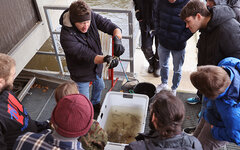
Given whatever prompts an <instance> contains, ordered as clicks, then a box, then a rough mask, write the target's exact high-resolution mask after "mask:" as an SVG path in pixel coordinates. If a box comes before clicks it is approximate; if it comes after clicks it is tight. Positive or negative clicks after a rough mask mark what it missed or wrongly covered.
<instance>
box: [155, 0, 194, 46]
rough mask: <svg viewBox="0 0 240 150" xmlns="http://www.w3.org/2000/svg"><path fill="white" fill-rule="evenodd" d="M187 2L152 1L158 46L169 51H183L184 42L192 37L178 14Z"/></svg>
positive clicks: (185, 0) (184, 0)
mask: <svg viewBox="0 0 240 150" xmlns="http://www.w3.org/2000/svg"><path fill="white" fill-rule="evenodd" d="M188 1H189V0H176V2H175V3H170V2H169V1H168V0H155V1H154V27H155V31H156V36H157V38H158V41H159V42H160V44H161V45H162V46H163V47H165V48H167V49H169V50H183V49H184V48H185V46H186V41H187V40H188V39H189V38H190V37H191V36H192V33H191V32H190V30H189V29H187V28H186V25H185V22H184V21H183V20H181V18H180V12H181V10H182V8H183V7H184V6H185V4H186V3H187V2H188Z"/></svg>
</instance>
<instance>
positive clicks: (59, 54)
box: [37, 6, 134, 76]
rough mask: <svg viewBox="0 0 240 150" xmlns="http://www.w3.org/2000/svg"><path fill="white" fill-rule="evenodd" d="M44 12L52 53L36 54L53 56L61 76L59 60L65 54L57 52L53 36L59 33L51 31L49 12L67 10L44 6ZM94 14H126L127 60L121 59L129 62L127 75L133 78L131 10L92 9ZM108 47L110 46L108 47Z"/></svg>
mask: <svg viewBox="0 0 240 150" xmlns="http://www.w3.org/2000/svg"><path fill="white" fill-rule="evenodd" d="M43 8H44V12H45V15H46V19H47V23H48V28H49V32H50V36H51V39H52V44H53V48H54V52H44V51H38V52H37V54H43V55H55V56H56V59H57V62H58V66H59V70H60V73H61V74H63V75H64V74H65V72H64V69H63V64H62V61H61V59H60V57H61V56H65V54H63V53H60V51H59V47H58V45H57V40H56V38H55V37H54V35H59V34H60V32H59V31H54V29H53V25H52V20H51V17H50V14H49V10H65V9H67V7H57V6H44V7H43ZM92 10H93V11H94V12H106V13H124V14H127V16H128V35H125V36H124V35H123V37H122V38H123V39H127V40H128V43H129V51H128V52H129V58H126V59H121V60H122V61H125V62H129V63H130V72H128V74H130V75H132V76H134V59H133V43H134V41H133V13H132V11H131V10H117V9H92ZM101 42H104V41H101ZM105 44H111V42H109V43H105ZM109 47H110V45H109Z"/></svg>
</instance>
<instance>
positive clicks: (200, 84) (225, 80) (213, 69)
mask: <svg viewBox="0 0 240 150" xmlns="http://www.w3.org/2000/svg"><path fill="white" fill-rule="evenodd" d="M190 79H191V82H192V84H193V86H194V87H196V88H197V89H198V90H199V91H200V92H201V93H202V94H204V95H205V96H206V97H207V98H210V99H216V98H217V97H218V95H220V94H221V93H223V92H224V91H225V90H226V88H227V87H228V86H229V85H230V84H231V80H230V77H229V75H228V73H227V72H226V71H225V70H224V69H223V68H222V67H218V66H213V65H206V66H200V67H198V68H197V71H196V72H193V73H191V75H190Z"/></svg>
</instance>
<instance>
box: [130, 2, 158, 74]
mask: <svg viewBox="0 0 240 150" xmlns="http://www.w3.org/2000/svg"><path fill="white" fill-rule="evenodd" d="M133 2H134V5H135V14H136V18H137V20H138V22H139V26H140V30H141V44H142V47H141V49H142V51H143V54H144V56H145V58H146V59H147V61H148V63H149V67H148V73H153V75H154V76H155V77H159V76H160V66H159V56H158V51H157V46H158V42H157V39H156V38H155V47H156V50H155V54H154V51H153V49H152V45H153V38H154V37H155V35H154V31H153V30H154V27H153V0H150V1H149V0H133Z"/></svg>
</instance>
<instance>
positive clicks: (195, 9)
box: [180, 0, 211, 20]
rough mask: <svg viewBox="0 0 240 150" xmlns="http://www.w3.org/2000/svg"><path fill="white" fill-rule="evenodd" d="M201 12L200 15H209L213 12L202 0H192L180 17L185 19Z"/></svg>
mask: <svg viewBox="0 0 240 150" xmlns="http://www.w3.org/2000/svg"><path fill="white" fill-rule="evenodd" d="M197 13H199V14H200V15H202V16H204V17H207V16H210V15H211V13H210V12H209V10H208V9H207V7H206V5H205V4H204V3H203V2H201V1H200V0H190V1H189V2H188V3H187V4H186V5H185V6H184V7H183V9H182V11H181V14H180V17H181V19H182V20H185V19H186V18H187V17H190V16H193V17H194V18H195V16H196V15H197Z"/></svg>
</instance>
